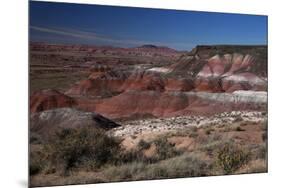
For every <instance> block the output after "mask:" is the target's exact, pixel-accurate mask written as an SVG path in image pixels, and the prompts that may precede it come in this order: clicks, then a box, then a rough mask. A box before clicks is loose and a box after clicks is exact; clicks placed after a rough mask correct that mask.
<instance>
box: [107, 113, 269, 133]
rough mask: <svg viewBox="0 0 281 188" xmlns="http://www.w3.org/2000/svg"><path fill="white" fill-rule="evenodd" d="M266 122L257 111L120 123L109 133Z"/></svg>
mask: <svg viewBox="0 0 281 188" xmlns="http://www.w3.org/2000/svg"><path fill="white" fill-rule="evenodd" d="M239 121H241V122H242V121H247V122H266V121H267V114H266V113H265V112H258V111H248V112H245V111H232V112H224V113H221V114H216V115H214V116H211V117H204V116H179V117H171V118H159V119H144V120H135V121H127V122H122V124H123V125H122V126H121V127H118V128H114V129H112V130H111V131H110V134H111V135H113V136H121V137H124V136H132V135H137V134H146V133H159V132H169V131H175V130H184V129H185V128H188V127H191V126H196V127H201V126H212V125H232V124H233V123H235V122H239Z"/></svg>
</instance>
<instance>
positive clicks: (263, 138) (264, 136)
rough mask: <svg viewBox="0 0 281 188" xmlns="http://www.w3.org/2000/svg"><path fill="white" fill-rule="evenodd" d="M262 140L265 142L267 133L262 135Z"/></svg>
mask: <svg viewBox="0 0 281 188" xmlns="http://www.w3.org/2000/svg"><path fill="white" fill-rule="evenodd" d="M261 136H262V140H263V141H264V142H265V141H266V140H267V132H263V133H262V135H261Z"/></svg>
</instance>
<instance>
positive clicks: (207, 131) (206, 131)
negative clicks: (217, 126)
mask: <svg viewBox="0 0 281 188" xmlns="http://www.w3.org/2000/svg"><path fill="white" fill-rule="evenodd" d="M212 131H214V129H213V128H210V127H207V128H206V129H205V134H207V135H209V134H211V133H212Z"/></svg>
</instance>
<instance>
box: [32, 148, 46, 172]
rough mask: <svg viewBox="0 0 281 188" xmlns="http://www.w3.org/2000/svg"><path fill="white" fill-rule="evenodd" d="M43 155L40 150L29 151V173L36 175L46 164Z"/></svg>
mask: <svg viewBox="0 0 281 188" xmlns="http://www.w3.org/2000/svg"><path fill="white" fill-rule="evenodd" d="M44 157H45V155H44V153H42V152H41V151H33V150H31V152H30V161H29V174H30V175H31V176H32V175H36V174H38V173H40V172H41V171H42V170H43V169H44V167H45V166H46V162H45V160H44V159H45V158H44Z"/></svg>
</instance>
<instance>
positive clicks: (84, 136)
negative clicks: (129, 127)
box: [46, 128, 120, 173]
mask: <svg viewBox="0 0 281 188" xmlns="http://www.w3.org/2000/svg"><path fill="white" fill-rule="evenodd" d="M119 145H120V142H119V141H118V140H116V139H114V138H112V137H109V136H107V135H106V134H105V132H104V131H102V130H100V129H94V128H81V129H64V130H62V131H60V132H58V133H57V134H56V135H55V137H54V138H53V140H52V141H51V142H50V143H49V144H48V145H47V147H46V152H47V153H48V158H49V160H50V161H51V163H52V165H54V166H55V168H56V169H58V170H63V172H64V173H66V172H67V171H68V170H69V169H71V168H73V167H87V168H89V167H90V168H92V167H100V166H101V165H103V164H105V163H107V162H109V161H111V160H113V158H114V156H115V155H116V154H118V152H119V150H120V146H119Z"/></svg>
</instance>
